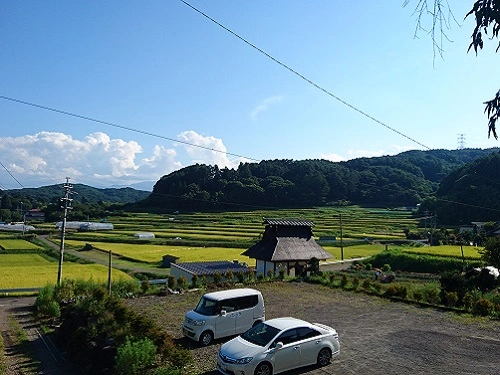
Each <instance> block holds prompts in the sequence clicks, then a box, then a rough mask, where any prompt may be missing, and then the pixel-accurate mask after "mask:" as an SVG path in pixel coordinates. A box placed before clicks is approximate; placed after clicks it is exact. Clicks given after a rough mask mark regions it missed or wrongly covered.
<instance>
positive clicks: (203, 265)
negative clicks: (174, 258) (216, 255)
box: [170, 260, 250, 283]
mask: <svg viewBox="0 0 500 375" xmlns="http://www.w3.org/2000/svg"><path fill="white" fill-rule="evenodd" d="M227 271H231V272H232V273H233V274H234V275H236V274H237V273H238V272H243V273H244V274H245V275H246V274H248V273H249V272H250V269H248V267H246V266H244V265H241V264H239V263H238V262H237V261H234V262H230V261H228V260H223V261H214V262H186V263H171V264H170V276H174V277H175V278H176V279H178V278H179V277H180V276H184V277H185V278H186V279H187V281H188V282H189V283H190V282H191V280H192V278H193V275H196V276H198V277H203V276H205V277H206V278H207V279H208V280H210V278H212V277H213V276H214V274H216V273H217V274H219V275H224V274H225V273H226V272H227Z"/></svg>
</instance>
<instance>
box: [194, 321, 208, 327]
mask: <svg viewBox="0 0 500 375" xmlns="http://www.w3.org/2000/svg"><path fill="white" fill-rule="evenodd" d="M193 325H194V326H204V325H205V321H204V320H195V321H193Z"/></svg>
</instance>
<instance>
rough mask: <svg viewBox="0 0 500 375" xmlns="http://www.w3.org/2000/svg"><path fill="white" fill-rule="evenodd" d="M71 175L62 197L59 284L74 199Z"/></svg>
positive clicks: (67, 179) (67, 178) (59, 282)
mask: <svg viewBox="0 0 500 375" xmlns="http://www.w3.org/2000/svg"><path fill="white" fill-rule="evenodd" d="M69 179H70V178H69V177H66V183H65V184H64V186H63V188H64V191H65V192H64V197H63V198H61V201H62V202H63V205H62V206H61V208H62V209H64V214H63V220H62V224H61V246H60V248H59V269H58V272H57V285H61V280H62V266H63V261H64V236H65V232H66V218H67V216H68V210H71V209H72V207H71V201H72V200H73V199H72V198H71V194H73V192H72V190H73V185H71V184H70V183H69Z"/></svg>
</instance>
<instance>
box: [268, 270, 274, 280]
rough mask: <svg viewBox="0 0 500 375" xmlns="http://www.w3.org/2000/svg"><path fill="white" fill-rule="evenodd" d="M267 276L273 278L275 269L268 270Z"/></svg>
mask: <svg viewBox="0 0 500 375" xmlns="http://www.w3.org/2000/svg"><path fill="white" fill-rule="evenodd" d="M267 278H268V279H270V280H272V279H273V278H274V271H273V270H267Z"/></svg>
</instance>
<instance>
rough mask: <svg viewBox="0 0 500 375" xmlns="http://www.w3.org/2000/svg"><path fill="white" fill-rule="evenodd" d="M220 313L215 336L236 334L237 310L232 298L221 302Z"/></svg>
mask: <svg viewBox="0 0 500 375" xmlns="http://www.w3.org/2000/svg"><path fill="white" fill-rule="evenodd" d="M219 304H220V305H219V315H218V316H217V318H216V320H215V338H219V337H226V336H232V335H235V334H236V318H237V312H236V311H234V303H233V301H232V300H231V299H228V300H223V301H220V302H219Z"/></svg>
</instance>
